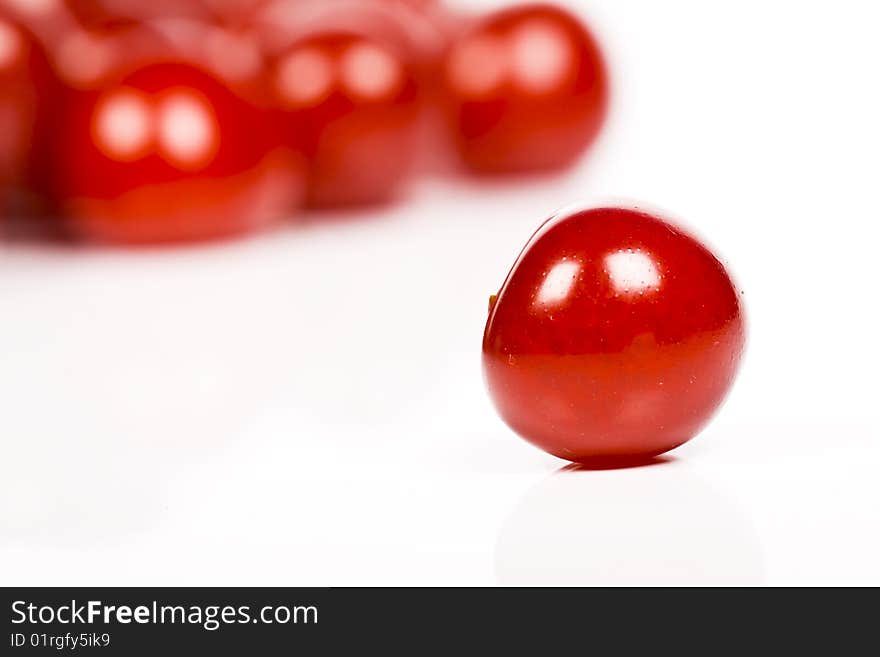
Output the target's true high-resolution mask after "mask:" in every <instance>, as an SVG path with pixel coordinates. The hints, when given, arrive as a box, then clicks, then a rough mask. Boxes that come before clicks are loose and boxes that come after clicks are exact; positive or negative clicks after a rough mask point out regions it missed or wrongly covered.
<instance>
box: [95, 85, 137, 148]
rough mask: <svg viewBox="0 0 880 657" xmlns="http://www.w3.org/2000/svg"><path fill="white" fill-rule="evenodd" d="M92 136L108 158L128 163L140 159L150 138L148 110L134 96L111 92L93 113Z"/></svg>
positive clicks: (128, 92)
mask: <svg viewBox="0 0 880 657" xmlns="http://www.w3.org/2000/svg"><path fill="white" fill-rule="evenodd" d="M92 134H93V137H94V139H95V142H96V143H97V144H98V146H99V148H100V149H101V150H102V151H103V152H104V153H105V154H106V155H108V156H109V157H111V158H113V159H114V160H119V161H131V160H135V159H137V158H138V157H140V156H142V155H143V154H144V152H145V151H146V149H147V147H148V145H149V142H150V139H151V137H152V121H151V116H150V106H149V105H148V103H147V101H146V100H144V99H143V98H142V97H141V96H140V94H138V92H136V91H134V90H124V91H117V92H114V94H113V95H111V96H110V97H108V98H107V99H106V100H104V101H103V102H102V103H101V104H100V105H99V106H98V109H97V111H96V112H95V119H94V125H93V126H92Z"/></svg>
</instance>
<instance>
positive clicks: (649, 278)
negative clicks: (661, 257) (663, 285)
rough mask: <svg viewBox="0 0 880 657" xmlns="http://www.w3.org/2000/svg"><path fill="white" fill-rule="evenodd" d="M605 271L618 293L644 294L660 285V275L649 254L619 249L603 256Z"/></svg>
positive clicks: (635, 250)
mask: <svg viewBox="0 0 880 657" xmlns="http://www.w3.org/2000/svg"><path fill="white" fill-rule="evenodd" d="M605 271H606V272H607V273H608V278H609V280H610V281H611V285H612V287H613V288H614V290H615V292H617V293H618V294H644V293H645V292H649V291H651V290H655V289H657V288H658V287H659V286H660V281H661V280H662V278H663V277H662V275H661V274H660V271H659V270H658V269H657V264H656V263H655V262H654V259H653V258H652V257H651V256H650V254H648V253H645V252H644V251H642V250H641V249H625V250H623V249H621V250H618V251H615V252H614V253H609V254H608V255H607V256H605Z"/></svg>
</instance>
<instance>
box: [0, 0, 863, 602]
mask: <svg viewBox="0 0 880 657" xmlns="http://www.w3.org/2000/svg"><path fill="white" fill-rule="evenodd" d="M586 9H588V10H589V15H590V16H591V17H592V18H593V19H594V21H595V25H596V26H597V29H598V30H600V32H601V34H602V35H603V39H604V41H605V42H606V45H607V48H608V50H609V54H610V56H611V59H612V61H613V62H614V66H615V69H616V82H617V88H616V98H615V100H616V103H615V112H614V119H613V121H612V123H611V124H610V125H609V127H608V130H607V131H606V133H605V135H604V137H603V139H602V142H601V144H600V145H599V147H598V148H597V149H596V150H595V151H594V153H593V155H592V157H591V158H590V159H589V160H588V161H586V162H584V164H583V166H582V167H581V168H580V169H579V170H577V171H574V172H572V173H571V175H569V176H566V177H564V178H561V179H554V180H549V181H543V182H542V181H536V182H534V183H529V184H525V185H523V184H513V185H509V186H504V185H496V186H491V187H475V186H467V185H464V184H458V183H456V184H453V183H451V182H450V183H447V182H441V181H425V182H423V183H421V184H420V185H418V186H417V188H416V189H414V190H413V194H412V199H411V201H409V202H407V203H404V204H401V205H399V206H396V207H395V208H393V209H392V210H391V211H389V212H388V213H387V214H384V215H383V216H382V217H381V218H376V219H375V220H371V219H372V218H371V217H369V216H363V217H362V218H358V219H357V220H354V221H349V222H344V223H342V224H329V225H323V224H312V225H310V226H308V227H289V228H286V229H283V230H282V231H280V232H278V233H274V234H271V235H266V236H262V237H259V238H257V239H254V240H250V241H245V242H240V243H236V244H230V245H225V246H219V247H210V248H201V249H180V250H169V251H158V252H156V251H154V252H149V251H147V252H134V253H130V252H121V251H99V250H88V249H86V250H76V249H53V248H49V247H37V246H27V247H26V246H9V245H6V246H2V247H0V249H2V250H0V313H2V315H0V400H2V425H0V426H2V437H0V446H2V459H0V501H2V506H0V582H2V583H3V584H8V585H13V584H28V585H50V584H91V585H122V584H125V585H134V584H144V585H159V584H169V585H172V584H174V585H195V584H205V585H221V584H252V585H339V584H349V585H358V584H380V585H384V584H404V585H406V584H419V585H423V584H441V585H445V584H478V585H482V584H493V583H503V584H508V583H513V584H516V583H551V584H552V583H572V584H590V583H610V584H617V583H624V584H629V583H636V584H638V583H673V584H674V583H688V584H692V583H695V584H701V583H749V584H751V583H766V584H772V585H780V584H869V583H870V584H875V585H876V584H880V564H878V557H877V555H878V554H880V528H878V527H880V492H878V491H880V484H878V479H877V471H878V466H880V458H878V449H877V434H876V424H877V422H876V411H875V406H876V393H877V384H876V380H877V378H876V371H877V360H876V357H877V353H876V344H877V338H876V336H877V323H876V321H875V316H876V313H875V312H874V310H875V308H876V303H877V268H876V239H875V236H876V234H877V224H878V220H880V211H878V204H877V196H876V189H877V183H878V174H880V165H878V159H877V153H878V152H880V135H878V128H877V118H878V116H880V98H878V87H877V84H876V82H877V80H876V64H877V62H878V61H880V42H878V40H877V39H876V35H875V31H876V25H877V24H878V19H880V7H878V6H877V5H876V4H875V3H869V2H863V1H862V0H850V1H844V2H837V3H830V2H827V3H826V2H822V3H819V2H815V3H801V2H788V1H781V0H780V1H776V2H763V1H757V0H750V1H744V2H738V3H735V4H723V5H722V4H719V3H706V2H701V1H699V0H692V1H687V2H685V1H684V0H677V1H667V2H663V3H656V2H652V1H650V0H644V1H641V2H636V1H634V0H631V1H628V2H604V3H601V2H591V3H587V4H586ZM608 196H612V197H624V198H627V199H629V198H636V199H642V200H645V201H648V202H650V203H652V204H656V205H659V206H660V207H664V208H668V209H670V210H671V211H672V212H674V213H675V215H676V216H678V217H680V218H682V219H684V220H685V221H686V222H688V223H689V224H691V225H692V226H694V227H695V228H696V229H697V230H698V232H700V233H701V234H702V235H704V236H705V237H706V238H707V239H708V240H709V241H710V242H711V243H712V244H713V245H715V246H716V247H717V248H718V249H719V250H720V251H721V253H722V254H723V255H724V257H725V258H726V259H727V260H728V261H729V262H730V263H732V264H733V266H734V269H735V271H736V273H737V275H738V277H739V280H740V282H741V284H742V287H743V288H744V289H745V290H746V299H747V302H748V310H749V311H750V320H751V322H750V326H751V343H750V348H749V353H748V359H747V362H746V364H745V367H744V369H743V371H742V373H741V376H740V378H739V381H738V383H737V386H736V388H735V389H734V391H733V394H732V396H731V398H730V401H729V403H728V405H727V406H726V407H725V408H724V409H723V411H722V413H721V414H720V415H719V416H718V417H717V418H716V420H715V421H714V422H713V423H712V424H711V426H710V427H709V428H708V429H707V430H706V431H705V432H704V433H703V434H702V435H701V436H699V438H698V439H696V440H695V441H693V442H692V443H690V444H688V445H686V446H684V447H683V448H681V449H678V450H676V451H675V452H673V454H672V455H671V456H672V459H673V460H672V461H671V462H669V463H667V464H664V465H659V466H653V467H649V468H642V469H633V470H623V471H603V472H593V473H590V472H586V473H571V472H568V473H559V472H558V471H559V470H560V468H562V467H563V466H564V465H565V464H564V463H563V462H561V461H557V460H556V459H554V458H552V457H550V456H546V455H544V454H542V453H541V452H539V451H537V450H535V449H534V448H532V447H530V446H529V445H527V444H526V443H524V442H523V441H521V440H519V439H518V438H516V437H515V436H514V435H513V434H511V432H510V431H509V430H508V429H507V428H506V427H505V426H504V425H503V424H502V423H501V421H500V420H499V419H498V418H497V416H496V415H495V413H494V411H493V409H492V408H491V406H490V404H489V401H488V399H487V397H486V395H485V393H484V390H483V383H482V379H481V372H480V364H479V347H480V338H481V333H482V329H483V322H484V318H485V310H486V303H487V297H488V295H489V294H490V293H492V292H493V291H495V289H496V288H497V287H498V286H499V285H500V283H501V281H502V279H503V277H504V275H505V274H506V272H507V269H508V267H509V266H510V264H511V263H512V262H513V259H514V257H515V256H516V254H517V252H518V250H519V249H520V247H521V245H522V244H523V242H524V241H525V240H526V239H527V238H528V237H529V235H530V234H531V232H532V231H533V230H534V228H535V227H537V225H538V224H539V223H540V222H541V221H542V220H543V219H544V218H545V217H546V216H547V215H548V214H549V213H550V212H552V211H553V210H554V209H555V208H557V207H558V206H560V205H564V204H567V203H569V202H571V201H576V200H584V199H586V200H591V199H596V198H604V197H608Z"/></svg>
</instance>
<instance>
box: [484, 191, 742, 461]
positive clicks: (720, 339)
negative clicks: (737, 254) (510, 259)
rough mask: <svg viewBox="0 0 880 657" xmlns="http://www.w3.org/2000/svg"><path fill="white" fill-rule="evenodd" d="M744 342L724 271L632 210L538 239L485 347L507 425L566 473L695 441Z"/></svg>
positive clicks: (684, 237)
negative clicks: (563, 465) (568, 468)
mask: <svg viewBox="0 0 880 657" xmlns="http://www.w3.org/2000/svg"><path fill="white" fill-rule="evenodd" d="M744 341H745V322H744V318H743V309H742V306H741V304H740V299H739V294H738V292H737V290H736V289H735V287H734V285H733V283H732V282H731V280H730V277H729V275H728V273H727V272H726V271H725V268H724V266H723V265H722V264H721V263H720V262H719V261H718V259H717V258H716V257H715V256H714V255H713V254H712V253H711V252H710V251H709V250H708V249H706V247H705V246H703V245H702V244H700V242H698V241H697V240H696V239H694V238H693V237H691V236H690V235H688V234H687V233H686V232H684V231H682V230H681V229H679V228H677V227H676V226H674V225H672V224H669V223H667V222H665V221H664V220H662V219H660V218H658V217H655V216H652V215H649V214H646V213H643V212H639V211H636V210H629V209H620V208H600V209H592V210H583V211H576V212H567V213H562V214H560V215H558V216H556V217H553V218H552V219H550V220H549V221H547V222H546V223H545V224H544V225H543V226H542V227H541V228H540V229H539V230H538V231H537V232H536V233H535V235H534V236H533V237H532V238H531V240H530V241H529V243H528V244H527V245H526V247H525V249H523V251H522V253H521V254H520V256H519V258H518V259H517V261H516V263H515V264H514V265H513V269H511V271H510V273H509V274H508V276H507V280H505V282H504V285H503V286H502V287H501V291H500V292H499V293H498V296H497V299H494V300H493V304H492V307H491V308H490V311H489V319H488V322H487V325H486V331H485V334H484V336H483V367H484V371H485V374H486V380H487V383H488V386H489V392H490V394H491V396H492V399H493V400H494V402H495V405H496V407H497V408H498V410H499V412H500V413H501V416H502V418H503V419H504V420H505V421H506V422H507V424H508V425H510V427H511V428H512V429H513V430H514V431H516V432H517V433H518V434H520V435H521V436H522V437H523V438H525V439H526V440H528V441H530V442H532V443H534V444H535V445H537V446H538V447H540V448H542V449H544V450H546V451H547V452H550V453H551V454H554V455H556V456H558V457H560V458H564V459H568V460H569V461H578V462H583V463H588V464H596V465H602V464H609V465H610V464H613V463H615V462H618V463H622V462H626V461H637V460H643V459H647V458H650V457H652V456H656V455H658V454H662V453H663V452H666V451H668V450H670V449H673V448H675V447H677V446H678V445H681V444H682V443H684V442H686V441H687V440H690V439H691V438H693V437H694V436H695V435H696V434H697V433H698V432H699V431H700V430H701V429H702V427H703V426H704V425H705V424H706V423H707V422H708V420H709V419H710V418H711V416H712V414H713V413H714V412H715V411H716V409H717V408H718V406H719V405H720V404H721V402H722V400H723V399H724V397H725V395H726V394H727V391H728V389H729V388H730V386H731V384H732V382H733V379H734V377H735V376H736V372H737V368H738V365H739V361H740V357H741V355H742V351H743V346H744Z"/></svg>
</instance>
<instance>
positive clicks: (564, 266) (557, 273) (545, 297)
mask: <svg viewBox="0 0 880 657" xmlns="http://www.w3.org/2000/svg"><path fill="white" fill-rule="evenodd" d="M580 271H581V263H580V262H578V261H576V260H563V261H561V262H558V263H556V264H555V265H553V268H552V269H550V271H549V272H547V275H546V276H545V277H544V282H543V283H541V287H540V289H539V290H538V296H537V298H536V299H535V303H536V304H537V305H541V306H553V305H556V304H558V303H559V302H560V301H564V300H565V298H566V297H567V296H568V295H569V293H570V292H571V289H572V287H574V284H575V282H576V281H577V279H578V275H579V274H580Z"/></svg>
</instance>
